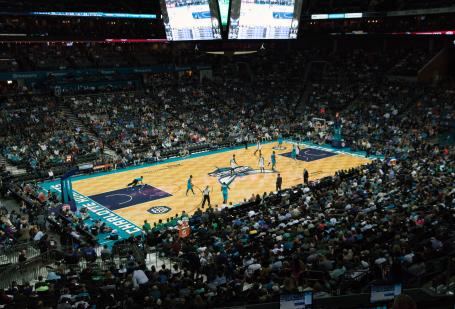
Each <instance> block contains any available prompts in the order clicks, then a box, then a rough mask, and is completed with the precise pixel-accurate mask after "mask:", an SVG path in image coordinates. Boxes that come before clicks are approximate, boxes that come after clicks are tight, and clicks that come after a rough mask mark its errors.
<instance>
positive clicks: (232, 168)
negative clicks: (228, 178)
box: [230, 154, 239, 175]
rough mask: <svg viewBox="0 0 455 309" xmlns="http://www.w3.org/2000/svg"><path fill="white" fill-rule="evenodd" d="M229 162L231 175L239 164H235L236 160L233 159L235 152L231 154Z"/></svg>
mask: <svg viewBox="0 0 455 309" xmlns="http://www.w3.org/2000/svg"><path fill="white" fill-rule="evenodd" d="M230 164H231V175H233V174H234V171H235V169H236V168H237V167H238V166H239V165H238V164H237V161H235V154H233V155H232V159H231V161H230Z"/></svg>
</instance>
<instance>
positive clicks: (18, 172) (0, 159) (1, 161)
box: [0, 154, 27, 176]
mask: <svg viewBox="0 0 455 309" xmlns="http://www.w3.org/2000/svg"><path fill="white" fill-rule="evenodd" d="M0 166H4V167H5V170H6V171H7V172H9V173H10V174H11V175H13V176H22V175H25V174H27V171H26V170H25V169H23V168H19V167H17V166H14V165H11V164H10V163H9V162H8V160H6V158H5V157H4V156H2V155H1V154H0Z"/></svg>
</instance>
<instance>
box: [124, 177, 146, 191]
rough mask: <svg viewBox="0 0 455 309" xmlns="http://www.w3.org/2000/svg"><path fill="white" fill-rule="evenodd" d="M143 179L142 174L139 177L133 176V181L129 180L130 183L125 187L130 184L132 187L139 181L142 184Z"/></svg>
mask: <svg viewBox="0 0 455 309" xmlns="http://www.w3.org/2000/svg"><path fill="white" fill-rule="evenodd" d="M143 179H144V176H141V177H139V178H134V179H133V181H132V182H130V183H129V184H128V185H127V187H130V186H131V187H133V188H134V187H136V186H137V185H138V184H139V183H141V185H143V184H144V183H143V181H142V180H143Z"/></svg>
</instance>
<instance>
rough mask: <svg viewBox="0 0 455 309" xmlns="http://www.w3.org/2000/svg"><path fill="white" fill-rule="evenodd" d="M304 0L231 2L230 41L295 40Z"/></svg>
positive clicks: (237, 0)
mask: <svg viewBox="0 0 455 309" xmlns="http://www.w3.org/2000/svg"><path fill="white" fill-rule="evenodd" d="M302 1H303V0H233V1H232V3H231V15H230V25H229V36H228V38H229V39H239V40H264V39H272V40H273V39H296V38H297V32H298V29H299V19H300V12H301V11H302Z"/></svg>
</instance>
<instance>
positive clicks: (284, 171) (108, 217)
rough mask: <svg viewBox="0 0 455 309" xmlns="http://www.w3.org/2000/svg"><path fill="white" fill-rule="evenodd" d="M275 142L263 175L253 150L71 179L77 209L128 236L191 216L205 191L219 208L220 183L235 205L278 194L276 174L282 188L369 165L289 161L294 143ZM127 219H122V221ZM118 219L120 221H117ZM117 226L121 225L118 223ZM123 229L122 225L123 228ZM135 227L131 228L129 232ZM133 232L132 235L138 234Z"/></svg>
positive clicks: (307, 153)
mask: <svg viewBox="0 0 455 309" xmlns="http://www.w3.org/2000/svg"><path fill="white" fill-rule="evenodd" d="M275 146H277V144H276V142H273V143H266V144H263V145H262V154H263V156H264V158H265V172H264V173H261V172H260V169H259V154H256V155H254V152H255V150H256V147H255V146H250V147H249V148H248V149H245V148H244V147H237V148H230V149H222V150H217V151H209V152H204V153H198V154H193V155H190V156H188V157H186V158H174V159H169V160H165V161H162V162H158V163H154V164H145V165H143V166H134V167H130V168H126V169H122V170H115V171H110V172H104V173H103V172H101V173H95V174H91V175H82V176H75V177H73V178H72V188H73V192H74V196H75V200H76V204H77V206H78V208H80V207H87V208H88V209H89V211H90V214H91V215H92V217H94V218H96V219H101V220H104V221H107V222H110V223H113V225H114V226H117V227H118V228H119V227H120V228H122V227H126V228H123V231H126V232H127V233H128V234H131V233H130V232H132V231H134V233H136V232H138V231H137V230H136V228H137V227H141V226H142V224H143V223H144V220H148V222H149V223H153V222H157V221H158V220H160V219H162V220H163V222H165V221H166V219H167V218H170V217H174V216H175V215H176V214H179V215H181V214H182V211H185V212H186V213H187V214H189V215H191V214H192V213H194V212H195V211H196V210H197V209H198V208H200V207H201V203H202V192H201V191H202V190H203V189H204V188H205V186H207V185H208V186H210V189H211V191H212V192H211V194H210V198H211V202H212V207H220V206H221V204H222V200H223V196H222V193H221V185H220V183H221V182H228V183H229V187H230V190H229V198H228V202H229V204H230V203H232V204H233V205H236V204H238V203H240V202H242V201H243V200H244V199H249V198H250V197H251V196H252V194H261V195H262V194H263V193H264V192H271V191H275V181H276V178H277V174H278V173H280V174H281V176H282V178H283V185H282V187H283V188H288V187H292V186H294V185H297V184H301V183H302V182H303V170H304V169H305V168H306V169H307V170H308V171H309V174H310V181H311V180H316V179H319V178H323V177H326V176H331V175H334V174H335V172H336V171H338V170H341V169H350V168H353V167H356V166H359V165H362V164H366V163H368V162H370V161H371V160H370V159H367V158H365V157H363V156H361V155H359V154H351V153H347V152H341V151H337V150H336V149H330V148H329V147H327V148H322V147H319V146H316V145H304V144H300V148H301V151H300V154H299V156H298V157H297V158H296V159H293V158H292V156H291V151H292V146H293V145H292V144H291V143H290V142H285V143H284V144H283V146H284V147H283V148H285V149H281V150H277V149H274V147H275ZM272 151H275V153H276V161H277V164H276V171H273V170H272V169H271V166H270V165H268V163H269V162H270V160H271V159H270V157H271V154H272ZM233 154H235V156H236V161H237V163H238V167H237V168H236V169H235V172H234V174H232V173H231V169H230V162H229V161H230V159H231V158H232V155H233ZM190 175H192V176H193V184H194V192H195V194H194V195H193V193H192V192H191V191H190V192H188V195H187V194H186V189H187V180H188V178H189V176H190ZM140 176H143V177H144V179H143V183H144V185H142V186H136V187H134V188H133V187H127V184H129V183H130V182H131V181H132V180H133V179H134V178H138V177H140ZM41 185H42V187H43V188H45V189H46V190H48V189H51V190H54V191H59V188H58V182H57V181H54V182H45V183H42V184H41ZM121 219H123V220H121ZM119 220H120V221H119ZM116 223H117V224H116ZM122 224H123V225H122ZM132 226H134V227H135V228H134V229H132V228H131V227H132ZM134 233H133V234H134Z"/></svg>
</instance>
